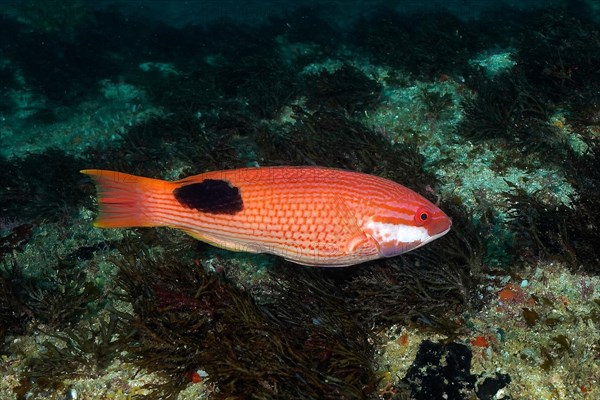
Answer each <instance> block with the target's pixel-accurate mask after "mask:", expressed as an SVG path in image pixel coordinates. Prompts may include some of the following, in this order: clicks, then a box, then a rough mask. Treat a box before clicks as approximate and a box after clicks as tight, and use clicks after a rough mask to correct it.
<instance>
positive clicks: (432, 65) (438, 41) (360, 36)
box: [353, 10, 483, 79]
mask: <svg viewBox="0 0 600 400" xmlns="http://www.w3.org/2000/svg"><path fill="white" fill-rule="evenodd" d="M353 36H354V38H355V41H356V43H357V44H358V45H359V46H361V47H362V48H364V49H365V50H366V51H367V52H368V53H369V55H371V57H373V59H374V60H375V61H376V62H379V63H383V64H387V65H390V66H392V67H396V68H404V69H405V70H407V71H408V72H410V73H412V74H414V75H416V76H419V77H424V78H425V79H432V78H434V79H437V78H438V77H439V76H440V74H448V75H456V76H458V75H463V74H464V73H465V72H466V71H467V70H468V60H469V57H470V56H471V54H472V53H473V52H475V51H477V50H479V49H482V48H483V43H482V42H481V40H480V37H481V36H483V35H480V32H477V31H474V30H473V28H472V27H471V26H470V25H468V24H466V23H464V22H462V21H461V20H460V19H458V18H457V17H456V16H454V15H452V14H450V13H449V12H445V11H441V12H438V13H427V14H424V13H423V14H418V13H417V14H413V15H402V14H398V13H397V12H395V11H392V10H385V11H380V12H379V13H377V14H375V15H374V16H373V17H371V18H370V19H369V20H363V21H361V23H359V24H358V26H357V27H356V28H355V32H354V34H353Z"/></svg>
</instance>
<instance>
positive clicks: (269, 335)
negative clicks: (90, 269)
mask: <svg viewBox="0 0 600 400" xmlns="http://www.w3.org/2000/svg"><path fill="white" fill-rule="evenodd" d="M132 246H133V247H132ZM121 251H122V255H123V256H122V258H119V259H115V260H114V262H115V263H116V265H117V266H118V267H119V276H118V283H119V287H120V288H121V289H122V299H123V300H126V301H128V302H131V304H132V305H133V308H134V313H133V314H131V315H130V316H129V317H127V318H128V319H129V324H130V325H131V326H132V327H134V328H135V330H136V334H135V335H134V336H132V338H131V339H130V340H129V341H128V343H127V344H126V347H125V350H127V352H128V354H129V356H128V361H130V362H133V363H134V364H136V365H138V366H140V367H141V368H144V369H146V370H148V371H152V372H157V373H159V374H160V375H161V376H162V377H163V379H164V381H163V382H162V383H158V384H156V385H154V386H153V387H151V389H153V394H152V395H151V396H150V397H151V398H174V397H175V396H176V394H177V393H178V392H179V391H180V390H181V389H182V388H183V387H185V385H187V384H189V382H190V378H189V376H190V374H191V372H193V371H197V370H202V371H205V372H206V373H207V375H208V380H209V382H211V384H212V385H214V386H215V388H216V389H215V391H214V392H213V396H214V398H217V399H219V398H231V397H254V398H273V397H280V398H307V397H309V398H310V397H312V398H363V397H365V396H366V395H367V394H368V393H370V392H372V391H373V390H374V389H375V386H376V378H375V376H374V373H373V370H372V367H371V357H372V354H373V353H372V351H373V349H372V346H371V345H370V344H369V342H368V340H367V335H366V334H365V333H364V332H361V331H360V330H358V329H357V326H356V323H354V322H352V318H351V315H346V316H345V320H346V323H349V324H351V325H350V326H354V328H353V329H351V330H350V331H349V332H344V335H343V336H340V333H341V331H340V330H339V326H338V329H333V327H330V326H329V325H327V324H325V323H324V324H319V323H315V322H314V321H313V320H312V319H309V320H308V321H307V320H299V319H297V318H293V317H291V318H285V314H284V313H283V312H282V311H281V310H282V309H283V304H281V303H284V304H285V303H287V299H286V300H284V301H281V302H280V301H276V304H270V305H259V304H257V303H256V302H255V301H254V300H253V299H252V298H251V297H250V296H249V295H248V294H247V293H246V292H244V291H242V290H241V289H237V288H235V286H233V285H231V284H230V283H228V282H227V281H226V280H225V279H224V277H223V276H219V275H214V274H208V273H207V272H205V271H204V269H203V268H201V267H200V266H198V265H193V264H192V265H190V264H189V263H188V262H189V260H188V261H187V262H186V261H185V260H182V259H181V257H179V258H177V257H175V255H166V258H164V257H161V258H154V257H152V256H151V255H150V253H149V251H148V250H146V249H144V248H143V247H142V248H140V247H136V246H135V245H133V244H131V243H130V244H127V243H125V244H124V247H123V248H122V249H121ZM213 263H214V261H213ZM292 297H293V296H292ZM303 298H304V297H303ZM327 300H328V298H326V299H324V301H327ZM340 302H341V299H337V300H336V303H335V305H339V304H340ZM294 304H298V305H300V304H302V301H301V299H295V300H294ZM307 307H308V306H306V307H303V309H304V310H306V308H307ZM333 309H335V307H333V308H332V307H331V306H330V307H328V308H327V310H333ZM340 312H341V311H337V313H338V314H339V313H340ZM324 321H330V319H324Z"/></svg>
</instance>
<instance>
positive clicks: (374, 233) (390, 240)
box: [364, 220, 450, 257]
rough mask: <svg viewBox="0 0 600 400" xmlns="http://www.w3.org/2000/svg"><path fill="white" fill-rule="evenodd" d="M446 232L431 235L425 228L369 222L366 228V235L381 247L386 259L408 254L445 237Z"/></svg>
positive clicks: (380, 249)
mask: <svg viewBox="0 0 600 400" xmlns="http://www.w3.org/2000/svg"><path fill="white" fill-rule="evenodd" d="M449 230H450V228H448V229H447V230H446V231H444V232H440V233H438V234H435V235H430V234H429V233H428V231H427V228H425V227H424V226H416V225H409V224H398V223H386V222H378V221H373V220H369V221H367V223H366V224H365V226H364V231H365V234H367V235H369V236H371V237H372V238H373V239H374V240H375V241H376V242H377V243H378V245H379V251H380V253H381V255H382V256H384V257H394V256H397V255H398V254H402V253H406V252H407V251H410V250H414V249H416V248H418V247H421V246H423V245H424V244H426V243H429V242H431V241H432V240H435V239H437V238H439V237H441V236H443V235H445V234H446V233H447V232H448V231H449Z"/></svg>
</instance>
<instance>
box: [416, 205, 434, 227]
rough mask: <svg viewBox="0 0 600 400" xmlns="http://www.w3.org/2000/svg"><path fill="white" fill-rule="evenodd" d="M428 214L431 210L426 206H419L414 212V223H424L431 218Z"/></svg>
mask: <svg viewBox="0 0 600 400" xmlns="http://www.w3.org/2000/svg"><path fill="white" fill-rule="evenodd" d="M430 214H431V212H430V211H429V210H428V209H427V208H424V207H421V208H419V209H418V210H417V212H416V213H415V223H416V224H417V225H425V224H426V223H427V222H429V220H430V219H431V218H430Z"/></svg>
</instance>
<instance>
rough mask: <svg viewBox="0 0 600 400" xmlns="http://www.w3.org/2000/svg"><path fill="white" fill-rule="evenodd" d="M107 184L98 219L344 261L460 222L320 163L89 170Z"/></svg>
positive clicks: (404, 246)
mask: <svg viewBox="0 0 600 400" xmlns="http://www.w3.org/2000/svg"><path fill="white" fill-rule="evenodd" d="M81 172H82V173H84V174H87V175H90V176H91V177H92V178H93V179H94V181H95V183H96V185H97V188H98V203H99V205H100V215H99V216H98V218H97V219H96V221H95V222H94V226H97V227H101V228H124V227H134V226H137V227H139V226H168V227H171V228H176V229H180V230H182V231H184V232H186V233H188V234H190V235H191V236H193V237H195V238H196V239H199V240H202V241H204V242H207V243H210V244H212V245H214V246H218V247H221V248H225V249H228V250H233V251H247V252H253V253H271V254H276V255H278V256H281V257H284V258H285V259H287V260H289V261H292V262H295V263H298V264H303V265H313V266H329V267H343V266H348V265H354V264H359V263H362V262H365V261H369V260H373V259H377V258H380V257H392V256H395V255H398V254H401V253H405V252H407V251H410V250H413V249H416V248H417V247H420V246H422V245H424V244H425V243H428V242H431V241H432V240H435V239H437V238H439V237H440V236H442V235H444V234H445V233H447V232H448V231H449V230H450V226H451V225H452V222H451V221H450V218H448V216H446V214H444V212H443V211H442V210H440V209H439V208H438V207H436V206H435V205H434V204H432V203H431V202H429V201H428V200H427V199H425V198H424V197H422V196H420V195H418V194H417V193H415V192H413V191H412V190H410V189H408V188H406V187H404V186H402V185H399V184H397V183H395V182H392V181H389V180H387V179H383V178H380V177H377V176H372V175H367V174H362V173H358V172H351V171H344V170H338V169H330V168H320V167H267V168H243V169H234V170H226V171H213V172H207V173H204V174H200V175H195V176H191V177H188V178H185V179H182V180H179V181H175V182H168V181H163V180H159V179H151V178H142V177H139V176H134V175H128V174H124V173H121V172H114V171H104V170H97V169H87V170H83V171H81Z"/></svg>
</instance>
